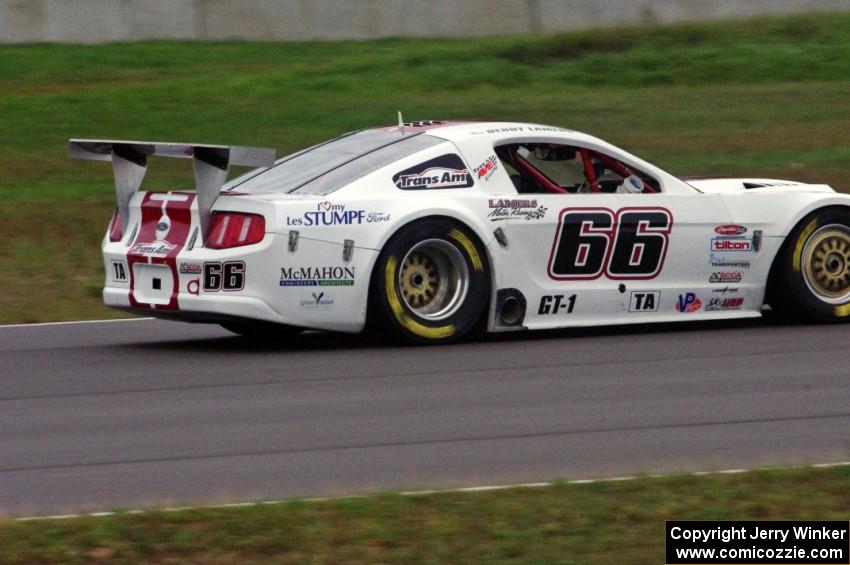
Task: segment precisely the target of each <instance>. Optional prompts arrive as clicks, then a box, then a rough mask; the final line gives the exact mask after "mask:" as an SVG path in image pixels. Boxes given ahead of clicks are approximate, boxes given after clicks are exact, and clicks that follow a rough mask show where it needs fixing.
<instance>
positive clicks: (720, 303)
mask: <svg viewBox="0 0 850 565" xmlns="http://www.w3.org/2000/svg"><path fill="white" fill-rule="evenodd" d="M743 305H744V299H743V297H741V296H734V297H731V298H712V299H711V300H709V301H708V304H707V305H706V306H705V309H706V311H716V310H740V309H741V307H742V306H743Z"/></svg>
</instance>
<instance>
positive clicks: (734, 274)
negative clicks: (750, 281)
mask: <svg viewBox="0 0 850 565" xmlns="http://www.w3.org/2000/svg"><path fill="white" fill-rule="evenodd" d="M743 276H744V275H743V273H740V272H738V271H717V272H714V273H711V276H710V277H708V282H710V283H739V282H741V279H742V278H743Z"/></svg>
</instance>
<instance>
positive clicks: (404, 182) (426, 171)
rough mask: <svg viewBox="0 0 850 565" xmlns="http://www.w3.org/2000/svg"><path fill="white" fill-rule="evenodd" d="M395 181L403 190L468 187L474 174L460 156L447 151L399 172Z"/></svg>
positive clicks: (394, 178) (394, 177)
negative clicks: (471, 173) (470, 172)
mask: <svg viewBox="0 0 850 565" xmlns="http://www.w3.org/2000/svg"><path fill="white" fill-rule="evenodd" d="M393 182H394V183H395V185H396V186H397V187H398V188H400V189H402V190H425V189H435V188H467V187H470V186H472V175H470V174H469V170H468V169H467V168H466V165H464V163H463V161H462V160H461V158H460V157H459V156H457V155H455V154H454V153H447V154H446V155H440V156H439V157H435V158H433V159H430V160H428V161H425V162H424V163H419V164H418V165H416V166H415V167H411V168H409V169H405V170H403V171H401V172H400V173H397V174H396V175H395V176H393Z"/></svg>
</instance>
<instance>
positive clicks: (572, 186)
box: [496, 143, 661, 194]
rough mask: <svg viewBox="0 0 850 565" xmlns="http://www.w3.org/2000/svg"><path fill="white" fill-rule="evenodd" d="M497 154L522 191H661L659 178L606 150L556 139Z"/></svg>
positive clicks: (502, 148) (503, 148)
mask: <svg viewBox="0 0 850 565" xmlns="http://www.w3.org/2000/svg"><path fill="white" fill-rule="evenodd" d="M496 155H497V156H498V157H499V159H500V160H501V162H502V165H503V166H504V167H505V171H507V173H508V176H509V177H510V179H511V182H513V184H514V187H515V188H516V190H517V192H518V193H520V194H582V193H587V194H591V193H608V194H611V193H617V194H642V193H643V194H648V193H655V192H661V190H660V185H659V183H658V181H657V180H655V179H654V178H652V177H650V176H649V175H647V174H646V173H644V172H642V171H639V170H636V169H634V168H632V167H629V166H627V165H626V164H624V163H622V162H621V161H619V160H617V159H614V158H613V157H610V156H608V155H605V154H604V153H600V152H598V151H594V150H592V149H585V148H582V147H572V146H569V145H558V144H553V143H513V144H508V145H501V146H499V147H496Z"/></svg>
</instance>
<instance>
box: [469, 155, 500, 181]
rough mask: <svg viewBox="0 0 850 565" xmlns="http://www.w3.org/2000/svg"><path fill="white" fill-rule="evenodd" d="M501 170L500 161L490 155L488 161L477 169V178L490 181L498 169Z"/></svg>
mask: <svg viewBox="0 0 850 565" xmlns="http://www.w3.org/2000/svg"><path fill="white" fill-rule="evenodd" d="M497 168H499V159H498V157H496V156H495V155H490V156H489V157H487V160H486V161H484V162H483V163H481V164H480V165H478V166H477V167H475V169H474V171H475V178H477V179H478V180H490V177H491V176H493V173H495V172H496V169H497Z"/></svg>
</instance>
